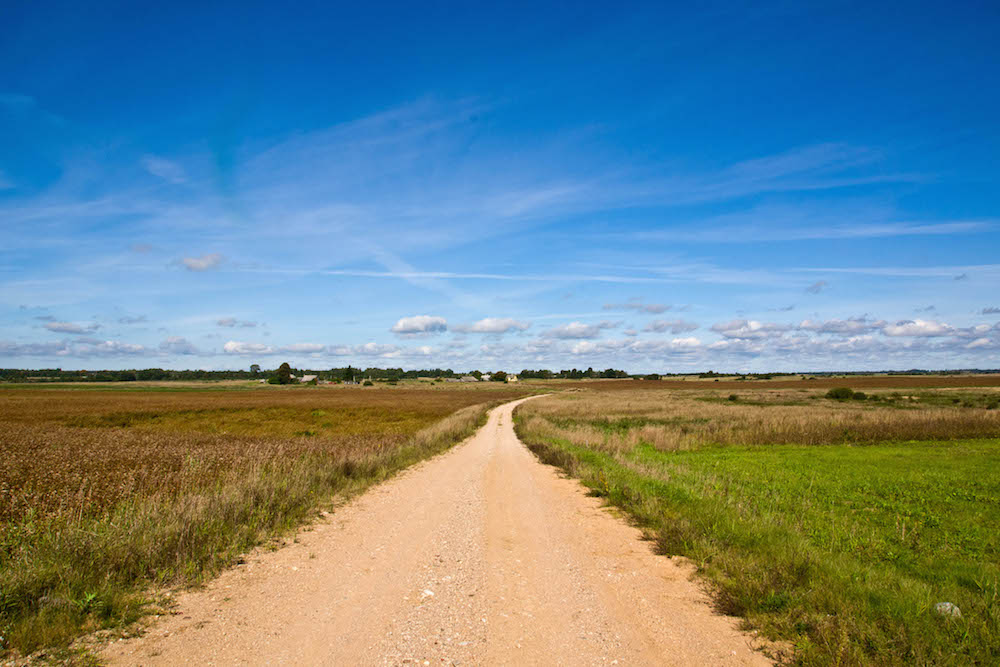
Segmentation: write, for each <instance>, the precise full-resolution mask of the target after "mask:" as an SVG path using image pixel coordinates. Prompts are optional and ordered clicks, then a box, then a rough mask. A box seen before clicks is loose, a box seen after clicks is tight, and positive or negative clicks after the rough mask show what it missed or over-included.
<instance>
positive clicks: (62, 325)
mask: <svg viewBox="0 0 1000 667" xmlns="http://www.w3.org/2000/svg"><path fill="white" fill-rule="evenodd" d="M44 327H45V328H46V329H48V330H49V331H52V332H54V333H67V334H74V335H83V334H89V333H94V332H95V331H97V330H98V329H100V328H101V325H100V324H97V323H91V324H77V323H76V322H48V323H47V324H45V325H44Z"/></svg>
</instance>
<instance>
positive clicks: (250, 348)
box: [222, 340, 276, 355]
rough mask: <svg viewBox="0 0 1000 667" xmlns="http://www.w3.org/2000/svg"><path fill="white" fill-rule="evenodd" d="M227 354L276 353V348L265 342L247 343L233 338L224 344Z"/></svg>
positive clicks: (223, 347)
mask: <svg viewBox="0 0 1000 667" xmlns="http://www.w3.org/2000/svg"><path fill="white" fill-rule="evenodd" d="M222 349H223V351H224V352H225V353H226V354H258V355H260V354H274V353H275V351H276V350H275V349H274V348H273V347H271V346H270V345H265V344H264V343H245V342H242V341H238V340H231V341H229V342H227V343H226V344H225V345H223V346H222Z"/></svg>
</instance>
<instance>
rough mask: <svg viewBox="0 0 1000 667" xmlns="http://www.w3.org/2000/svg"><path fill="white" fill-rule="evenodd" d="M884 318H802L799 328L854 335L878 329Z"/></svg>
mask: <svg viewBox="0 0 1000 667" xmlns="http://www.w3.org/2000/svg"><path fill="white" fill-rule="evenodd" d="M886 324H887V323H886V321H885V320H869V319H867V318H866V317H852V318H849V319H846V320H838V319H832V320H826V321H822V322H819V321H813V320H803V321H802V323H801V324H799V329H801V330H803V331H812V332H814V333H824V334H835V335H838V336H856V335H858V334H863V333H870V332H872V331H878V330H880V329H882V327H884V326H886Z"/></svg>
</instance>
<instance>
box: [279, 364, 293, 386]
mask: <svg viewBox="0 0 1000 667" xmlns="http://www.w3.org/2000/svg"><path fill="white" fill-rule="evenodd" d="M291 383H292V367H291V366H289V365H288V362H287V361H286V362H284V363H283V364H281V365H280V366H278V384H291Z"/></svg>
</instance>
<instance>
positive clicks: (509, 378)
mask: <svg viewBox="0 0 1000 667" xmlns="http://www.w3.org/2000/svg"><path fill="white" fill-rule="evenodd" d="M507 382H517V376H516V375H508V376H507Z"/></svg>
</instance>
